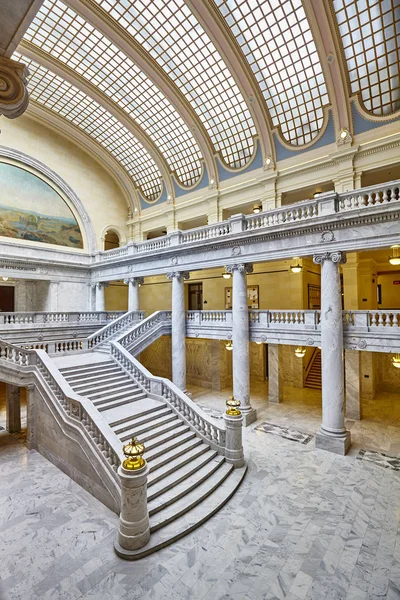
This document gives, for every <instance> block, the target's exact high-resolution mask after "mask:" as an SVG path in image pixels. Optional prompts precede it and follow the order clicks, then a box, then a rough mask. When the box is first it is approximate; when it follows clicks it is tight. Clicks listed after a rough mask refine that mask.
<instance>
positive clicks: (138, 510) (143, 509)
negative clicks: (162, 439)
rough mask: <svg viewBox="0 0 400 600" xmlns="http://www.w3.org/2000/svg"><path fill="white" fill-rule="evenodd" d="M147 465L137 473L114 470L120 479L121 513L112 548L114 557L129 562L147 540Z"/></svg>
mask: <svg viewBox="0 0 400 600" xmlns="http://www.w3.org/2000/svg"><path fill="white" fill-rule="evenodd" d="M149 470H150V468H149V466H148V465H147V463H146V462H145V464H144V466H143V467H142V468H140V469H137V470H134V471H133V470H129V469H125V468H124V466H123V464H122V465H121V466H120V467H119V468H118V475H119V477H120V480H121V513H120V516H119V529H118V535H117V539H116V541H115V542H114V549H115V551H116V553H117V554H118V556H120V557H121V558H126V559H128V560H129V559H133V558H135V555H136V554H137V553H136V552H135V550H136V551H137V550H139V548H143V546H145V545H146V544H147V542H148V541H149V539H150V525H149V512H148V508H147V475H148V473H149Z"/></svg>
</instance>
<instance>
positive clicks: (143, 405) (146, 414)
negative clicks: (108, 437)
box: [104, 397, 171, 427]
mask: <svg viewBox="0 0 400 600" xmlns="http://www.w3.org/2000/svg"><path fill="white" fill-rule="evenodd" d="M134 407H135V412H134V413H132V412H129V413H128V412H127V410H126V409H116V410H113V411H110V412H109V413H108V414H105V415H104V418H105V419H106V420H107V422H108V423H109V425H110V427H116V426H117V425H119V424H122V423H126V422H127V421H131V420H132V419H133V418H135V419H137V420H138V421H139V422H141V420H142V419H143V420H144V422H146V420H147V419H151V418H152V415H153V413H154V414H159V412H160V411H161V410H166V409H168V410H171V409H170V408H169V407H168V406H167V405H166V404H163V403H162V402H157V401H156V400H152V399H151V398H147V397H146V399H145V401H140V400H139V401H138V402H135V404H134Z"/></svg>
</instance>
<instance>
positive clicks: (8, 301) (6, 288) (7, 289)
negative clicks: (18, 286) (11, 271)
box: [0, 285, 15, 312]
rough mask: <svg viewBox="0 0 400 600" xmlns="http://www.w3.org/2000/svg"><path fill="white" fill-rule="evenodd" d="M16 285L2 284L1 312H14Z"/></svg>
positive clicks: (0, 292)
mask: <svg viewBox="0 0 400 600" xmlns="http://www.w3.org/2000/svg"><path fill="white" fill-rule="evenodd" d="M14 302H15V287H14V286H12V285H0V312H14Z"/></svg>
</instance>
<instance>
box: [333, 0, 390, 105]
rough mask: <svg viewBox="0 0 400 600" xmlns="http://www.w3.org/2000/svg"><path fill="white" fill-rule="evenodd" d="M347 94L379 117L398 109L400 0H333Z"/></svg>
mask: <svg viewBox="0 0 400 600" xmlns="http://www.w3.org/2000/svg"><path fill="white" fill-rule="evenodd" d="M332 5H333V9H334V13H335V15H336V20H337V24H338V30H339V34H340V40H341V44H342V48H343V51H344V56H345V59H346V62H347V69H348V75H349V86H350V89H349V94H350V95H352V94H354V95H359V97H360V101H361V104H363V105H364V107H365V109H366V110H367V111H368V112H369V113H371V114H373V115H375V116H378V117H382V116H387V115H391V114H393V113H395V112H397V111H398V110H400V73H399V62H400V42H399V40H400V2H399V0H345V1H344V0H332Z"/></svg>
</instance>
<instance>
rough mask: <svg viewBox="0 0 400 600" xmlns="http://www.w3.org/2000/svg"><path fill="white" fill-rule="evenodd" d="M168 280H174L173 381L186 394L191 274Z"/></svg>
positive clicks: (179, 274) (170, 275) (176, 274)
mask: <svg viewBox="0 0 400 600" xmlns="http://www.w3.org/2000/svg"><path fill="white" fill-rule="evenodd" d="M167 278H168V279H171V280H172V322H171V326H172V333H171V343H172V381H173V383H174V384H175V385H176V386H177V387H178V388H179V389H180V390H182V391H183V392H186V314H185V285H184V282H185V279H189V273H187V272H186V271H185V272H178V271H177V272H171V273H167Z"/></svg>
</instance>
